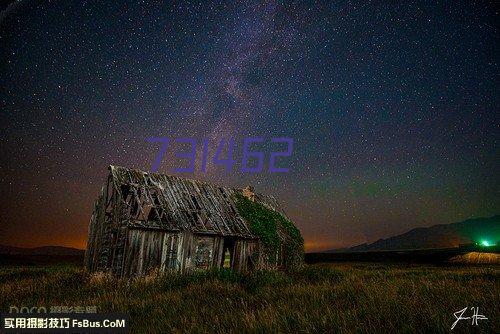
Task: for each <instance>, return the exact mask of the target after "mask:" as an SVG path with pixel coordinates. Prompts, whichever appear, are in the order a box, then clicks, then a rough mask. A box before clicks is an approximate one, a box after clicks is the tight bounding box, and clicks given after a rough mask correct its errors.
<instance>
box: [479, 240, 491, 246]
mask: <svg viewBox="0 0 500 334" xmlns="http://www.w3.org/2000/svg"><path fill="white" fill-rule="evenodd" d="M481 246H484V247H489V246H491V244H490V243H489V242H488V241H487V240H482V241H481Z"/></svg>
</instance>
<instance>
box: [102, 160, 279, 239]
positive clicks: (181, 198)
mask: <svg viewBox="0 0 500 334" xmlns="http://www.w3.org/2000/svg"><path fill="white" fill-rule="evenodd" d="M109 170H110V176H109V177H110V178H111V181H112V182H108V185H112V186H113V187H114V190H115V191H114V192H113V191H111V189H107V193H108V196H107V198H108V200H107V203H109V205H110V206H111V204H110V203H112V201H111V196H116V195H117V196H119V197H120V200H122V201H123V202H124V203H125V205H124V206H123V207H124V211H122V212H121V213H120V221H121V222H124V223H126V224H127V225H128V226H130V227H142V228H154V229H164V230H170V231H185V230H189V231H191V232H193V233H203V234H214V235H222V236H234V237H242V238H257V236H256V235H254V234H253V233H252V232H251V231H250V228H249V226H248V223H247V222H246V221H245V220H244V219H243V218H242V217H241V216H240V215H239V214H238V211H237V209H236V203H235V195H236V194H242V190H241V189H233V188H227V187H220V186H216V185H213V184H210V183H207V182H202V181H197V180H192V179H187V178H182V177H177V176H172V175H166V174H160V173H147V172H143V171H140V170H134V169H127V168H124V167H118V166H110V167H109ZM108 187H109V186H108ZM109 194H112V195H111V196H109ZM114 194H116V195H114ZM252 200H254V201H255V202H258V203H261V204H263V205H265V206H267V207H269V208H270V209H273V210H275V211H278V212H281V213H283V214H284V212H283V210H281V209H280V207H279V205H278V203H277V201H276V199H275V198H274V197H273V196H269V195H262V194H254V193H252ZM112 209H113V208H111V207H108V208H107V210H112Z"/></svg>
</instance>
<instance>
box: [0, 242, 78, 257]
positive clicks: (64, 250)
mask: <svg viewBox="0 0 500 334" xmlns="http://www.w3.org/2000/svg"><path fill="white" fill-rule="evenodd" d="M84 253H85V250H82V249H77V248H71V247H63V246H43V247H35V248H22V247H12V246H4V245H0V255H60V256H83V255H84Z"/></svg>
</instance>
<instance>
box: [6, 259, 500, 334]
mask: <svg viewBox="0 0 500 334" xmlns="http://www.w3.org/2000/svg"><path fill="white" fill-rule="evenodd" d="M499 274H500V270H499V268H498V267H490V268H487V267H433V266H410V267H408V266H403V265H378V264H377V265H373V264H356V265H352V264H342V265H340V264H332V265H312V266H311V265H310V266H305V267H303V268H301V269H298V270H295V271H292V272H287V273H285V272H282V271H255V272H251V273H246V274H242V273H236V272H233V271H230V270H214V271H197V272H193V273H191V274H185V275H182V274H175V273H171V274H165V275H152V276H148V277H144V278H137V279H132V280H127V279H119V278H115V277H112V276H108V275H103V274H93V275H88V274H86V273H85V272H83V271H82V270H81V269H80V268H77V267H48V268H10V269H8V268H4V269H0V312H6V311H8V309H9V307H10V306H44V307H46V308H47V309H49V308H50V306H73V307H74V306H97V309H98V312H126V313H128V314H130V317H131V324H132V331H131V332H132V333H170V332H182V333H184V332H190V333H191V332H197V333H206V332H224V333H241V332H259V333H269V332H292V333H296V332H306V333H318V332H319V333H325V332H328V333H331V332H340V333H354V332H356V333H449V332H450V328H451V325H452V323H453V321H454V317H453V312H456V311H459V310H461V309H463V308H464V307H466V306H467V307H470V306H477V307H479V310H480V314H483V315H485V316H486V317H487V318H488V320H483V321H479V324H478V326H471V324H470V322H468V321H463V322H460V323H459V324H458V325H457V327H456V328H455V329H454V331H453V332H467V331H472V330H476V329H479V330H480V332H483V333H499V332H500V324H499V320H500V317H499V316H500V286H499V283H498V282H499V276H500V275H499Z"/></svg>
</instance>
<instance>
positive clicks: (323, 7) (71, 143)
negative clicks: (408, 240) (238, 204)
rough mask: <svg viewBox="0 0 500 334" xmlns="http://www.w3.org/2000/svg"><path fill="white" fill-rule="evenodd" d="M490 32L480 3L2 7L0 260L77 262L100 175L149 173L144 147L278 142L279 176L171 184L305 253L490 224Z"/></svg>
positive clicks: (493, 157) (493, 137) (495, 82)
mask: <svg viewBox="0 0 500 334" xmlns="http://www.w3.org/2000/svg"><path fill="white" fill-rule="evenodd" d="M389 3H390V4H389ZM498 22H500V20H499V13H498V9H497V8H495V6H494V4H493V3H491V4H488V3H487V2H477V3H474V4H472V3H469V2H466V3H463V4H460V3H459V2H455V1H449V2H448V3H439V4H427V3H425V2H414V1H412V2H406V1H405V2H403V4H399V5H398V4H395V3H394V2H387V1H380V2H375V3H367V2H366V1H360V2H337V1H335V2H333V1H332V2H328V1H321V2H317V3H313V2H309V1H304V2H297V1H278V2H275V1H268V2H260V1H247V2H234V1H227V2H213V3H211V2H210V1H199V2H189V3H187V2H184V1H164V2H160V1H155V2H138V3H122V2H121V1H118V2H116V3H115V1H101V2H97V1H81V2H80V1H16V2H13V3H12V2H11V3H10V4H6V5H3V7H2V13H1V14H0V78H1V81H0V82H1V85H0V139H1V146H0V156H1V161H0V194H1V200H0V244H7V245H13V246H40V245H64V246H73V247H79V248H84V247H85V244H86V237H87V226H88V223H89V220H90V215H91V211H92V207H93V201H94V200H95V199H96V198H97V196H98V195H99V192H100V188H101V186H102V185H103V184H104V182H105V179H106V175H107V167H108V166H109V165H120V166H125V167H131V168H138V169H142V170H151V165H152V162H153V160H154V159H155V157H156V154H157V152H158V145H156V144H152V143H149V142H147V138H148V137H158V136H164V137H169V138H172V139H173V138H179V137H192V138H196V139H197V140H198V142H200V143H201V140H203V139H204V138H208V139H209V140H210V143H211V144H210V146H209V148H210V151H213V150H215V148H216V146H217V143H218V141H219V140H220V139H221V138H229V137H232V138H235V141H236V151H238V150H239V151H241V146H242V145H241V143H242V141H243V139H244V138H245V137H265V138H267V139H266V140H267V141H269V140H270V138H272V137H291V138H293V139H294V150H293V155H292V157H291V158H288V159H284V160H283V161H282V162H281V165H282V166H284V167H289V168H290V172H288V173H269V172H267V171H265V172H262V173H257V174H250V173H242V172H240V171H239V169H238V164H237V165H236V166H235V169H234V170H233V171H232V172H224V170H223V169H222V168H219V167H218V168H215V167H214V166H211V165H209V170H208V171H207V173H201V172H199V171H197V172H196V173H191V174H178V175H180V176H187V177H192V178H196V179H200V180H207V181H210V182H215V183H218V184H221V185H227V186H233V187H243V186H245V185H248V184H251V185H253V186H254V187H255V189H256V191H257V192H262V193H269V194H272V195H274V196H276V197H277V198H278V200H279V201H280V202H281V203H283V204H284V208H285V210H286V212H287V214H288V215H289V216H290V217H291V218H292V220H294V221H295V222H296V224H297V226H298V227H299V228H300V229H301V231H302V233H303V235H304V237H305V241H306V250H317V249H328V248H335V247H343V246H351V245H355V244H359V243H363V242H371V241H375V240H376V239H378V238H381V237H388V236H391V235H394V234H398V233H402V232H405V231H407V230H409V229H411V228H414V227H418V226H430V225H433V224H438V223H451V222H455V221H459V220H463V219H467V218H470V217H479V216H492V215H494V214H498V213H500V192H499V175H500V170H499V165H500V164H499V150H498V140H499V137H500V131H499V117H498V115H499V109H500V107H499V105H500V98H499V96H500V94H499V93H498V92H499V57H498V56H499V54H500V52H499V24H498ZM274 148H276V147H273V146H272V145H264V151H265V152H266V154H267V156H268V153H269V152H271V151H272V150H273V149H274ZM278 148H279V147H278ZM167 155H168V157H166V159H165V163H163V164H162V166H161V167H160V171H161V172H168V173H172V170H171V166H183V163H182V161H183V160H181V159H178V160H176V159H175V158H174V157H173V151H169V153H167ZM236 156H238V157H239V156H241V154H236ZM199 159H200V158H198V160H199Z"/></svg>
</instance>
